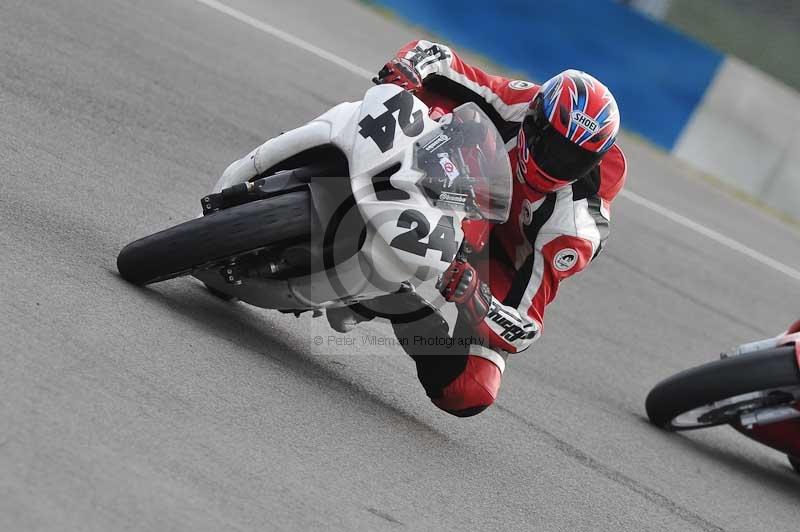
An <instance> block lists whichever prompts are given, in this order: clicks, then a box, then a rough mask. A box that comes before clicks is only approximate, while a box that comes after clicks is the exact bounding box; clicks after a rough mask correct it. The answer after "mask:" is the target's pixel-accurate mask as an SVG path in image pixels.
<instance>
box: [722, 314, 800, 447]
mask: <svg viewBox="0 0 800 532" xmlns="http://www.w3.org/2000/svg"><path fill="white" fill-rule="evenodd" d="M789 344H794V348H795V354H796V355H797V366H798V368H800V320H798V321H796V322H795V323H794V324H793V325H792V326H791V327H790V328H789V330H788V331H787V332H786V335H785V336H784V337H783V338H782V339H781V341H780V343H779V345H789ZM793 407H794V408H796V409H797V410H800V403H795V404H794V405H793ZM731 426H732V427H733V428H734V429H736V430H737V431H739V432H740V433H742V434H744V435H745V436H747V437H748V438H750V439H753V440H755V441H757V442H758V443H761V444H763V445H766V446H768V447H772V448H773V449H775V450H778V451H780V452H782V453H786V454H788V455H789V456H793V457H795V458H800V418H796V419H790V420H788V421H781V422H778V423H772V424H769V425H755V426H753V427H752V428H747V427H745V426H743V425H742V424H740V423H732V424H731Z"/></svg>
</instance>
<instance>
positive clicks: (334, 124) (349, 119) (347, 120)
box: [197, 85, 510, 309]
mask: <svg viewBox="0 0 800 532" xmlns="http://www.w3.org/2000/svg"><path fill="white" fill-rule="evenodd" d="M439 127H440V124H439V123H438V122H436V121H433V120H431V119H430V118H429V117H428V109H427V107H426V106H425V105H424V104H423V103H422V102H421V101H420V100H418V99H416V98H414V97H413V96H412V95H411V94H410V93H408V92H405V91H403V90H402V89H400V88H399V87H397V86H395V85H379V86H376V87H373V88H371V89H369V90H368V91H367V92H366V94H365V97H364V100H363V101H362V102H355V103H343V104H340V105H337V106H336V107H334V108H332V109H330V110H329V111H327V112H326V113H324V114H323V115H321V116H319V117H318V118H316V119H314V120H312V121H311V122H309V123H308V124H306V125H303V126H301V127H299V128H297V129H294V130H292V131H288V132H286V133H284V134H282V135H280V136H278V137H275V138H273V139H271V140H269V141H267V142H266V143H264V144H263V145H262V146H260V147H258V148H256V149H255V150H253V152H251V153H250V154H249V155H248V156H247V157H245V158H243V159H241V160H239V161H236V162H235V163H233V164H232V165H230V166H229V167H228V169H227V170H226V171H225V173H224V174H223V176H222V177H221V178H220V180H219V181H218V182H217V184H216V186H215V187H214V191H215V192H216V191H220V190H222V189H224V188H226V187H230V186H232V185H234V184H237V183H241V182H244V181H247V180H249V179H251V178H253V177H254V176H256V175H258V174H260V173H262V172H264V171H265V170H267V169H268V168H270V167H272V166H274V165H275V164H278V163H280V162H281V161H284V160H286V159H287V158H288V157H290V156H292V155H294V154H297V153H299V152H301V151H304V150H307V149H309V148H313V147H316V146H321V145H328V144H333V145H335V146H336V147H338V148H340V149H341V150H342V152H343V153H344V154H345V155H346V157H347V160H348V162H349V168H350V179H351V185H352V194H353V196H354V198H355V200H356V206H357V209H358V211H359V212H360V214H361V216H362V217H363V220H364V221H365V223H366V227H367V231H366V239H365V241H364V245H363V246H362V247H361V251H360V252H359V253H358V254H357V255H356V256H354V257H352V258H351V259H350V260H347V261H345V262H344V263H343V264H340V265H339V266H338V267H337V268H336V271H326V272H319V273H316V274H312V275H310V276H306V277H303V278H297V279H291V280H289V281H288V282H287V281H269V280H263V279H262V280H258V281H257V282H251V283H248V280H245V282H244V284H243V285H241V286H232V285H227V284H225V283H224V282H220V281H221V279H218V278H216V277H218V276H216V277H215V275H216V274H215V273H213V272H205V273H203V274H198V275H197V277H199V278H201V279H202V280H203V281H205V282H207V283H209V284H212V285H213V286H215V287H216V288H218V289H220V290H223V291H225V292H228V293H231V294H232V295H235V296H236V297H239V298H240V299H242V300H244V301H248V302H251V303H253V304H256V305H258V306H262V307H270V308H293V309H300V308H316V307H323V306H328V305H335V304H341V303H342V302H351V301H355V300H358V299H364V298H371V297H375V296H377V295H381V294H385V293H390V292H393V291H396V290H397V289H398V288H399V286H400V284H401V283H403V282H405V281H409V280H414V279H419V280H426V279H430V278H432V277H435V276H437V275H438V274H439V273H441V272H442V271H444V270H445V268H446V267H447V266H448V265H449V264H450V262H451V261H452V260H453V255H454V253H455V250H456V249H457V248H458V246H459V245H460V244H461V241H462V239H463V236H464V235H463V231H462V229H461V222H462V219H463V218H464V216H465V212H464V210H463V209H460V210H455V209H450V208H447V207H446V206H444V208H443V206H442V205H438V206H434V205H433V203H432V202H431V201H430V199H429V198H428V197H427V196H426V195H425V194H424V193H423V191H422V190H421V188H420V187H419V185H418V183H419V182H420V180H421V179H422V178H423V177H424V176H425V173H424V172H422V171H420V170H417V169H415V168H414V165H415V149H419V144H416V143H417V141H419V140H420V139H425V137H426V135H427V136H429V137H430V135H431V134H433V135H435V134H436V133H435V131H436V130H437V128H439ZM503 153H504V154H505V151H503ZM504 156H505V155H504ZM398 164H399V165H400V166H399V169H395V170H396V171H394V173H392V175H391V177H390V178H389V182H388V183H384V184H383V186H384V192H383V193H382V192H380V191H379V190H377V189H376V184H375V182H374V176H376V175H377V174H380V173H381V172H382V171H385V170H386V169H389V168H392V167H394V166H395V165H398ZM443 164H444V163H443ZM509 180H510V174H509ZM323 187H324V185H323ZM386 190H388V192H386ZM312 197H313V201H314V207H315V208H316V210H317V211H318V212H325V213H330V212H333V210H335V209H336V208H337V207H339V204H340V203H341V198H340V197H339V198H337V197H335V195H333V194H324V193H323V194H315V193H314V189H313V188H312ZM326 202H336V204H335V205H326V204H325V203H326ZM431 237H432V238H431ZM269 292H273V293H272V294H270V293H269Z"/></svg>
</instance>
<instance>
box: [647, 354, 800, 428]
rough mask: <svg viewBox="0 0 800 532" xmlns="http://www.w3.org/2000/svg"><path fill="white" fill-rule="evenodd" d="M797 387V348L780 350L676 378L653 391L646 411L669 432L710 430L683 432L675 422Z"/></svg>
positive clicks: (799, 378) (736, 358)
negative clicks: (741, 398) (721, 404)
mask: <svg viewBox="0 0 800 532" xmlns="http://www.w3.org/2000/svg"><path fill="white" fill-rule="evenodd" d="M798 384H800V371H799V370H798V367H797V356H796V353H795V348H794V346H784V347H777V348H774V349H765V350H763V351H758V352H755V353H748V354H745V355H738V356H732V357H728V358H724V359H722V360H717V361H714V362H709V363H708V364H704V365H702V366H698V367H695V368H691V369H688V370H686V371H682V372H681V373H678V374H676V375H673V376H672V377H670V378H668V379H666V380H664V381H662V382H660V383H659V384H657V385H656V386H655V387H654V388H653V389H652V390H651V391H650V393H649V394H648V395H647V400H646V401H645V407H646V409H647V416H648V417H649V418H650V421H651V422H652V423H653V424H654V425H656V426H659V427H661V428H664V429H666V430H672V431H674V430H692V429H695V428H707V427H711V426H714V424H707V425H702V426H697V427H685V428H681V427H676V426H674V425H673V424H672V422H673V420H674V419H675V418H676V417H678V416H679V415H681V414H684V413H686V412H689V411H691V410H694V409H695V408H700V407H702V406H704V405H708V404H711V403H715V402H717V401H722V400H723V399H728V398H731V397H736V396H738V395H743V394H746V393H751V392H758V391H763V390H770V389H773V388H781V387H784V386H797V385H798ZM723 423H724V422H721V423H716V424H723Z"/></svg>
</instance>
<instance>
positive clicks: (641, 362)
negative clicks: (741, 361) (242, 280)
mask: <svg viewBox="0 0 800 532" xmlns="http://www.w3.org/2000/svg"><path fill="white" fill-rule="evenodd" d="M230 5H232V6H234V7H236V8H238V9H241V10H242V11H244V12H246V13H248V14H250V15H252V16H253V17H256V18H259V19H261V20H264V21H267V22H269V23H271V24H273V25H276V26H278V27H280V28H282V29H283V30H285V31H287V32H290V33H292V34H295V35H298V36H299V37H302V38H304V39H307V40H309V41H311V42H313V43H315V44H317V45H318V46H321V47H323V48H325V49H328V50H330V51H331V52H333V53H336V54H338V55H340V56H342V57H345V58H348V59H349V60H350V61H352V62H353V63H355V64H357V65H361V66H364V67H368V68H375V67H378V66H379V65H380V64H382V62H383V60H385V58H386V57H388V56H389V55H390V54H391V52H392V51H393V50H394V49H396V48H397V47H399V46H400V45H401V44H403V43H405V42H406V41H408V40H410V39H411V38H413V37H414V36H415V34H414V33H413V32H412V31H410V30H408V29H406V28H405V27H403V26H401V25H399V24H397V23H394V22H392V21H390V20H388V19H385V18H383V17H381V16H380V15H378V14H376V13H374V12H372V11H370V10H368V9H366V8H364V7H363V6H361V5H360V4H356V3H351V2H349V1H345V0H329V1H326V2H315V1H312V0H295V1H293V2H286V3H284V2H278V1H276V0H261V1H257V0H235V1H234V0H230ZM364 89H365V81H364V80H363V79H355V78H354V77H353V76H352V75H351V74H350V73H348V72H346V71H344V70H342V69H341V68H339V67H337V66H335V65H331V64H328V63H325V62H324V61H322V60H320V59H319V58H317V57H315V56H313V55H311V54H309V53H307V52H306V51H303V50H301V49H299V48H297V47H295V46H292V45H290V44H287V43H285V42H283V41H280V40H277V39H275V38H274V37H271V36H269V35H267V34H264V33H262V32H259V31H256V30H254V29H253V28H251V27H248V26H246V25H244V24H242V23H241V22H238V21H236V20H233V19H231V18H230V17H226V16H224V15H222V14H220V13H218V12H216V11H214V10H211V9H209V8H208V7H206V6H203V5H201V4H198V3H197V2H195V1H194V0H162V1H156V0H124V1H123V0H106V1H103V2H100V1H89V0H71V1H70V2H63V1H60V0H4V1H3V2H2V3H0V184H1V185H2V188H0V249H2V253H0V530H3V531H6V530H7V531H23V530H76V531H86V530H98V531H108V530H154V531H164V530H191V531H199V530H214V531H216V530H299V531H305V530H346V531H353V530H364V531H373V530H401V529H408V530H542V531H553V530H557V531H561V530H563V531H573V530H576V531H577V530H580V531H584V530H585V531H596V530H609V531H616V530H631V531H642V530H671V531H689V530H702V531H716V530H728V531H753V530H775V531H791V530H797V523H798V522H800V504H798V503H799V502H800V478H797V477H796V476H795V475H794V474H793V473H792V472H791V471H790V470H789V468H788V466H787V464H786V462H785V459H784V458H783V457H782V456H780V455H779V454H778V453H775V452H772V451H770V450H769V449H766V448H764V447H760V446H758V445H756V444H754V443H750V442H748V441H746V440H745V439H743V438H742V437H740V436H738V435H736V434H734V433H733V432H732V431H731V430H729V429H725V428H721V429H714V430H709V431H705V432H698V433H693V434H690V435H667V434H664V433H662V432H659V431H657V430H655V429H653V428H651V427H650V426H649V425H648V424H647V423H646V421H645V419H644V413H643V401H644V397H645V395H646V393H647V391H648V390H649V388H650V387H651V386H652V385H653V384H655V382H657V381H658V380H660V379H661V378H663V377H666V376H667V375H669V374H671V373H673V372H675V371H677V370H680V369H684V368H686V367H688V366H691V365H694V364H697V363H700V362H703V361H706V360H709V359H711V358H713V357H714V356H715V354H716V353H718V352H719V351H720V350H721V349H723V348H726V347H728V346H729V345H733V344H735V343H737V342H740V341H745V340H748V339H752V338H758V337H762V336H765V335H767V334H772V333H775V332H777V331H778V330H780V328H781V327H782V326H785V325H786V323H787V322H788V321H790V320H792V319H793V318H796V317H797V316H796V314H797V310H798V308H797V301H798V300H799V298H800V285H799V284H798V283H797V282H796V281H792V280H790V279H789V278H788V277H786V276H784V275H782V274H780V273H777V272H775V271H774V270H771V269H769V268H767V267H765V266H764V265H762V264H759V263H758V262H755V261H753V260H752V259H750V258H747V257H745V256H743V255H741V254H739V253H736V252H734V251H732V250H730V249H728V248H725V247H723V246H721V245H719V244H717V243H716V242H713V241H711V240H709V239H708V238H706V237H704V236H702V235H700V234H697V233H695V232H692V231H690V230H688V229H686V228H684V227H681V226H679V225H676V224H674V223H673V222H671V221H669V220H667V219H665V218H662V217H660V216H658V215H656V214H654V213H652V212H650V211H648V210H646V209H645V208H643V207H641V206H639V205H636V204H634V203H632V202H630V201H628V200H625V199H620V200H619V202H618V204H617V205H616V208H615V211H614V221H613V222H614V227H613V231H612V243H611V245H610V246H609V248H608V250H607V253H606V254H605V255H604V256H603V257H602V258H601V259H600V260H599V261H598V263H597V264H596V265H594V266H593V267H592V268H591V269H590V271H588V272H587V273H586V274H584V275H581V276H580V277H579V278H576V279H574V280H571V281H570V282H569V283H568V284H566V285H565V286H564V288H563V291H562V294H561V295H560V297H559V300H558V301H557V302H556V303H555V304H554V305H553V307H552V310H551V311H550V314H549V316H548V322H547V327H546V328H547V331H546V333H545V337H544V338H543V339H542V340H541V342H539V343H538V344H537V345H536V346H535V347H534V348H533V349H532V350H531V351H530V352H528V353H526V354H524V355H521V356H518V357H516V358H512V359H511V360H510V362H509V368H508V371H507V372H506V375H505V379H504V388H503V390H502V392H501V396H500V398H499V401H498V404H497V406H496V407H493V408H492V409H490V410H489V411H487V412H486V413H484V414H482V415H480V416H478V417H476V418H472V419H468V420H460V419H455V418H451V417H448V416H447V415H445V414H443V413H440V412H439V411H437V410H436V409H435V408H433V407H432V406H431V405H430V404H429V402H428V401H427V399H426V398H425V396H424V394H423V392H422V390H421V388H420V387H419V385H418V383H417V382H416V379H415V376H414V370H413V366H412V364H411V362H410V361H409V360H408V359H407V358H405V356H404V355H402V354H401V353H400V351H399V350H398V349H395V348H388V347H373V348H365V347H363V346H361V347H360V348H359V349H357V350H355V349H348V348H344V347H341V346H339V347H337V346H334V345H328V343H327V335H328V334H330V333H329V332H328V329H327V325H326V324H325V323H324V320H312V319H311V318H302V319H295V318H293V317H291V316H289V317H287V316H283V315H278V314H277V313H272V312H265V311H260V310H257V309H254V308H252V307H248V306H246V305H243V304H226V303H224V302H222V301H219V300H217V299H215V298H214V297H212V296H211V295H209V294H208V293H207V292H206V291H205V290H204V289H203V288H202V287H201V286H200V285H199V283H197V282H196V281H193V280H191V279H179V280H175V281H170V282H167V283H163V284H160V285H156V286H153V287H151V288H148V289H137V288H135V287H133V286H130V285H128V284H127V283H125V282H123V281H122V280H121V279H120V278H119V277H118V275H117V274H116V270H115V257H116V254H117V252H118V251H119V250H120V249H121V248H122V246H123V245H125V244H126V243H127V242H129V241H131V240H133V239H135V238H138V237H140V236H143V235H145V234H148V233H150V232H153V231H156V230H158V229H161V228H163V227H166V226H168V225H170V224H174V223H177V222H179V221H182V220H184V219H188V218H190V217H192V216H194V215H195V214H196V213H197V210H198V198H199V197H200V196H201V195H202V194H204V193H205V192H206V191H207V190H208V189H209V187H210V186H211V184H212V183H213V182H214V180H215V179H216V177H217V176H218V174H219V173H220V172H221V171H222V170H223V169H224V168H225V166H226V165H227V163H228V162H229V161H231V160H233V159H234V158H237V157H240V156H241V155H242V154H244V153H246V152H247V151H249V150H250V149H251V148H252V147H253V146H255V145H257V144H258V143H260V142H262V141H263V140H264V139H266V138H268V137H270V136H272V135H274V134H277V133H278V132H280V131H282V130H285V129H287V128H290V127H292V126H294V125H297V124H299V123H301V122H303V121H305V120H308V119H310V118H312V117H313V116H315V115H317V114H319V113H320V112H322V111H324V110H325V109H326V108H328V107H329V106H332V105H333V104H335V103H338V102H340V101H343V100H355V99H358V98H359V97H360V95H361V94H362V93H363V90H364ZM623 146H624V147H625V148H626V150H627V152H628V155H629V158H630V167H631V169H630V175H631V177H630V181H629V188H630V190H632V191H635V192H637V193H640V194H642V195H643V196H645V197H647V198H648V199H650V200H653V201H657V202H663V203H664V204H665V205H667V206H669V207H670V208H672V209H674V210H676V211H678V212H680V213H682V214H685V215H686V216H689V217H690V218H692V219H695V220H697V221H698V222H701V223H703V224H706V225H708V226H710V227H712V228H714V229H716V230H717V231H720V232H722V233H724V234H726V235H728V236H730V237H732V238H735V239H737V240H740V241H741V242H743V243H745V244H746V245H748V246H751V247H753V248H755V249H757V250H759V251H762V252H764V253H767V254H768V255H771V256H773V257H775V258H778V259H780V260H782V261H784V262H786V263H787V264H790V265H797V264H800V237H798V234H797V233H796V232H795V231H794V230H792V229H789V228H787V227H785V226H783V225H781V224H780V223H778V222H776V221H774V220H772V219H770V218H768V217H767V216H765V215H763V214H762V213H760V212H757V211H755V210H754V209H753V208H751V207H750V206H748V205H745V204H742V203H739V202H737V201H735V200H733V199H731V198H729V197H728V196H726V195H724V194H722V193H720V192H718V191H716V190H715V189H713V188H712V187H710V186H709V185H707V184H705V183H703V182H702V181H699V180H697V179H695V178H693V177H691V175H690V172H688V171H687V170H686V169H685V168H683V167H682V166H681V165H679V164H677V163H675V162H674V161H672V160H671V159H669V158H668V157H666V156H664V155H662V154H659V153H658V152H655V151H654V150H652V149H650V148H648V147H647V146H645V145H643V144H641V143H640V142H638V141H636V140H634V139H625V140H624V141H623ZM387 334H388V329H387V327H386V326H385V325H382V324H374V323H370V324H365V325H364V326H363V327H362V328H361V330H360V331H358V332H357V333H353V334H352V336H353V337H354V338H356V341H358V342H361V337H362V335H379V336H383V335H387ZM316 335H323V337H324V343H323V345H321V346H317V345H315V344H314V342H313V340H312V339H313V337H314V336H316ZM337 337H338V336H337ZM348 353H350V354H348Z"/></svg>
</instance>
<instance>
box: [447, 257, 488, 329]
mask: <svg viewBox="0 0 800 532" xmlns="http://www.w3.org/2000/svg"><path fill="white" fill-rule="evenodd" d="M436 288H438V289H439V292H441V294H442V296H444V298H445V299H446V300H447V301H451V302H453V303H455V304H456V305H457V306H458V311H459V313H462V314H464V315H465V317H466V318H467V319H468V320H469V321H470V323H474V324H477V323H480V322H481V321H483V319H484V318H485V317H486V315H487V314H488V313H489V307H490V306H491V303H492V292H491V290H490V289H489V285H487V284H486V283H484V282H481V280H480V279H479V278H478V272H477V271H476V270H475V268H473V267H472V265H471V264H470V263H469V262H467V261H466V260H463V259H456V260H454V261H453V262H452V263H451V264H450V266H448V268H447V270H445V272H444V273H443V274H442V276H441V277H440V278H439V282H437V283H436Z"/></svg>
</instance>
